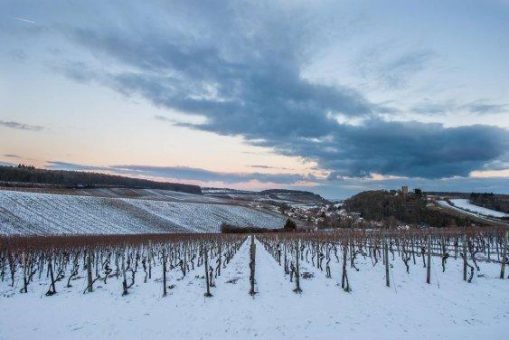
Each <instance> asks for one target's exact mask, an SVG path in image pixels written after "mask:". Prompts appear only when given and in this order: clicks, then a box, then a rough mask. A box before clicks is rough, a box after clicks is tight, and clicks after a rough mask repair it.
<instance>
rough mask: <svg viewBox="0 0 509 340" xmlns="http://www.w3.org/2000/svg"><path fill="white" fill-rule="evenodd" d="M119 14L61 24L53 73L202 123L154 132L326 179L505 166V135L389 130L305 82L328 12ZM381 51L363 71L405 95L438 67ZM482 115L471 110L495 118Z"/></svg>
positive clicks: (250, 7) (349, 102)
mask: <svg viewBox="0 0 509 340" xmlns="http://www.w3.org/2000/svg"><path fill="white" fill-rule="evenodd" d="M124 6H125V7H123V10H122V11H121V14H120V12H119V11H118V9H117V8H115V6H111V5H105V6H104V7H103V8H102V11H101V13H100V14H97V15H96V16H94V20H93V23H90V22H88V21H87V17H86V16H85V15H84V16H83V18H81V19H80V18H74V19H75V21H76V22H75V21H73V20H67V21H65V19H58V20H56V22H57V23H56V24H53V25H52V26H51V28H52V30H48V31H51V32H58V34H59V38H62V37H63V38H64V39H66V43H67V44H69V45H70V46H71V47H72V51H73V53H69V54H68V55H67V56H66V57H65V58H63V59H62V60H59V62H56V63H55V64H56V65H57V66H58V67H57V68H56V69H57V70H59V71H60V72H62V73H63V74H65V75H66V76H68V77H70V78H71V79H74V80H76V81H80V82H96V83H99V84H102V85H104V86H107V87H110V88H112V89H114V90H116V91H118V92H120V93H123V94H125V95H127V96H143V97H144V98H146V99H148V100H149V101H151V102H152V103H153V104H154V105H156V106H158V107H162V108H167V109H171V110H172V111H178V112H180V113H182V114H187V115H194V116H195V115H198V116H200V117H204V119H203V121H200V122H181V121H178V122H177V121H173V120H171V119H169V118H166V117H165V116H162V115H159V116H157V117H155V118H156V119H158V120H160V121H166V122H169V123H172V124H174V125H177V126H186V127H188V128H191V129H196V130H202V131H210V132H213V133H216V134H220V135H241V136H243V137H244V140H246V141H247V142H248V143H251V144H253V145H260V146H265V147H268V148H271V149H272V150H275V151H276V152H278V153H281V154H285V155H290V156H299V157H303V158H306V159H308V160H311V161H315V162H316V163H317V164H318V165H319V167H320V168H321V169H324V170H326V171H329V172H330V173H331V176H330V178H342V177H360V178H362V177H369V176H370V175H371V174H373V173H376V174H380V175H384V176H401V177H422V178H447V177H451V176H467V175H468V174H469V173H470V172H471V171H473V170H476V169H485V168H486V167H487V166H489V165H490V164H493V162H494V161H497V160H503V159H505V158H506V157H507V151H506V150H507V147H508V138H509V132H508V131H507V130H505V129H502V128H497V127H493V126H485V125H475V126H464V127H456V128H447V127H444V126H443V125H440V124H434V123H418V122H403V121H397V120H396V119H397V114H399V113H400V110H399V109H397V108H393V109H392V110H390V112H392V115H393V116H395V117H392V118H393V119H395V120H394V121H387V120H384V119H383V118H382V117H383V116H384V115H383V114H384V113H387V112H388V110H389V108H387V107H383V106H381V105H378V104H376V103H374V102H372V101H370V100H369V99H368V98H367V97H366V96H365V95H364V94H363V93H362V92H361V91H360V90H355V89H353V88H350V87H348V86H347V85H341V84H343V83H342V82H341V79H339V80H338V81H337V82H335V83H337V84H338V85H335V86H332V85H330V84H324V83H320V82H317V81H311V80H309V79H307V78H305V77H303V76H302V75H303V70H304V69H305V68H306V66H307V64H308V63H309V62H310V59H311V58H310V55H311V54H312V53H313V51H314V47H316V45H315V44H316V43H317V42H319V41H323V39H322V38H325V37H327V35H328V34H330V32H334V34H335V37H336V38H337V37H338V36H339V37H341V30H340V29H338V27H337V26H334V22H335V21H337V20H329V21H328V20H324V19H327V18H329V19H330V18H331V17H330V14H329V13H331V12H332V11H331V10H330V8H329V7H327V6H325V5H323V6H316V7H308V6H307V5H306V4H305V3H304V4H303V3H300V2H298V3H297V2H295V3H294V2H283V3H275V2H263V1H260V2H258V1H255V2H238V1H226V2H221V3H220V4H217V3H214V4H212V3H203V2H194V1H186V2H183V3H175V4H168V5H167V6H166V5H165V4H164V3H163V4H147V5H144V6H140V5H138V4H137V3H136V2H126V3H125V4H124ZM83 11H84V12H86V8H84V9H83ZM74 12H80V11H78V10H76V8H75V10H74ZM141 13H142V14H143V15H141ZM140 18H147V19H141V20H139V19H140ZM334 18H335V17H334ZM60 20H64V21H63V22H62V21H60ZM348 32H351V31H348ZM48 34H49V33H48ZM52 34H57V33H52ZM347 38H350V37H347ZM387 50H389V49H387V48H385V49H384V48H383V47H380V46H379V47H377V48H375V49H373V51H372V53H371V54H368V55H367V56H366V59H364V60H361V61H360V62H361V63H362V62H363V63H364V64H363V65H364V67H365V70H364V71H365V72H366V73H373V74H374V75H375V78H378V79H379V81H381V82H382V83H384V84H386V86H393V87H398V86H402V85H404V84H405V83H406V82H408V81H409V79H411V78H412V77H413V76H414V75H416V74H418V73H419V72H422V71H423V70H424V69H426V67H427V66H428V65H429V64H430V63H432V62H433V60H434V59H435V58H436V56H437V55H436V53H435V52H434V51H433V50H431V49H429V48H425V47H423V48H414V49H411V48H402V47H401V46H398V49H397V51H387ZM79 52H81V54H80V53H79ZM82 54H83V55H84V56H83V55H82ZM363 65H361V66H363ZM483 105H484V106H482V105H479V104H478V105H477V106H471V107H470V110H472V111H473V112H475V111H478V112H482V111H484V112H486V111H489V110H492V111H493V110H495V109H497V108H496V107H494V106H487V105H488V104H486V103H485V104H483ZM499 109H500V108H499ZM428 110H429V111H434V112H439V110H440V108H439V107H435V108H432V107H431V108H430V107H428ZM338 117H342V120H341V121H338ZM352 122H355V124H354V123H352ZM116 170H117V171H120V170H119V169H116ZM127 170H129V171H138V172H142V173H147V174H153V175H155V174H163V175H165V176H173V175H179V176H181V175H182V176H184V175H185V176H188V177H190V178H198V177H200V178H208V179H210V180H212V179H213V178H215V179H217V180H227V178H234V179H235V180H247V179H248V178H254V177H258V178H259V179H261V180H278V181H280V182H283V181H286V182H291V181H293V180H294V179H295V177H288V176H289V175H287V174H283V175H282V177H280V178H277V177H272V178H270V179H269V177H266V176H268V175H265V174H257V175H256V176H255V175H253V174H249V176H247V175H242V174H237V175H235V174H218V173H210V172H207V171H206V170H203V169H192V168H167V167H166V168H154V167H142V166H128V167H127ZM292 176H295V175H292Z"/></svg>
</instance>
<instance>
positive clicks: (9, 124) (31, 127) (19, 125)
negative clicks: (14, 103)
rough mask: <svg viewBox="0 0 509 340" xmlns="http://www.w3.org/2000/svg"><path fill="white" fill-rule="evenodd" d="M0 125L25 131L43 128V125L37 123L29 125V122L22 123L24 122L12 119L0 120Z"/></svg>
mask: <svg viewBox="0 0 509 340" xmlns="http://www.w3.org/2000/svg"><path fill="white" fill-rule="evenodd" d="M0 125H1V126H4V127H7V128H10V129H17V130H25V131H41V130H43V129H44V127H42V126H39V125H30V124H24V123H19V122H13V121H4V120H0Z"/></svg>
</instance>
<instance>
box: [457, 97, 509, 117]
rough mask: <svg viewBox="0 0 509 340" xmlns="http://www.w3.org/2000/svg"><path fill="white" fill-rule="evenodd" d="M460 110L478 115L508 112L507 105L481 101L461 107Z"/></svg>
mask: <svg viewBox="0 0 509 340" xmlns="http://www.w3.org/2000/svg"><path fill="white" fill-rule="evenodd" d="M461 108H463V109H466V110H468V111H469V112H471V113H478V114H493V113H508V112H509V105H508V104H495V103H489V102H487V101H483V100H480V101H476V102H472V103H469V104H466V105H463V106H462V107H461Z"/></svg>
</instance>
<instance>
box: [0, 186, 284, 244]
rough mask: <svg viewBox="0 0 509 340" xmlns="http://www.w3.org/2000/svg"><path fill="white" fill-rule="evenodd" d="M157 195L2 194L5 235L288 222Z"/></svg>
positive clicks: (187, 197)
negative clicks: (125, 196)
mask: <svg viewBox="0 0 509 340" xmlns="http://www.w3.org/2000/svg"><path fill="white" fill-rule="evenodd" d="M108 193H110V192H108ZM151 193H153V194H152V195H151V196H150V198H136V199H134V198H120V197H97V196H85V195H63V194H48V193H35V192H21V191H8V190H0V235H2V234H7V235H13V234H21V235H28V234H37V235H54V234H146V233H168V232H170V233H177V232H178V233H181V232H184V233H185V232H204V233H207V232H217V231H218V230H219V226H220V225H221V223H230V224H234V225H243V226H254V225H256V226H260V227H282V226H283V224H284V221H285V219H284V218H283V217H282V216H279V215H275V214H273V213H268V212H266V211H261V210H255V209H251V208H248V207H245V206H239V205H234V204H225V203H224V202H222V203H221V201H220V200H217V199H213V198H208V197H202V196H200V195H192V194H187V193H185V194H184V193H177V192H165V193H164V195H163V194H160V195H156V194H158V193H159V192H158V191H151Z"/></svg>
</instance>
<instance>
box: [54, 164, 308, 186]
mask: <svg viewBox="0 0 509 340" xmlns="http://www.w3.org/2000/svg"><path fill="white" fill-rule="evenodd" d="M47 167H48V168H49V169H53V170H71V171H101V172H110V173H115V174H123V175H136V176H143V177H149V178H166V179H170V180H183V181H201V182H222V183H225V184H238V183H245V182H250V181H258V182H263V183H274V184H287V185H289V184H294V183H297V182H299V181H305V180H315V177H313V176H302V175H298V174H288V173H277V174H265V173H259V172H253V173H232V172H216V171H210V170H206V169H200V168H191V167H180V166H151V165H135V164H128V165H111V166H94V165H86V164H77V163H68V162H60V161H49V162H47Z"/></svg>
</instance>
